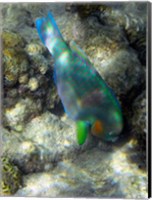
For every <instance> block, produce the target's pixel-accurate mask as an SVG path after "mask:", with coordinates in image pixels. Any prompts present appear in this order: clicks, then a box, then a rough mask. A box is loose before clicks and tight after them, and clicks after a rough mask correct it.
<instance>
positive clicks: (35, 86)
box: [28, 77, 39, 91]
mask: <svg viewBox="0 0 152 200" xmlns="http://www.w3.org/2000/svg"><path fill="white" fill-rule="evenodd" d="M28 87H29V89H30V90H31V91H35V90H37V89H38V87H39V84H38V80H37V79H36V78H34V77H33V78H30V79H29V82H28Z"/></svg>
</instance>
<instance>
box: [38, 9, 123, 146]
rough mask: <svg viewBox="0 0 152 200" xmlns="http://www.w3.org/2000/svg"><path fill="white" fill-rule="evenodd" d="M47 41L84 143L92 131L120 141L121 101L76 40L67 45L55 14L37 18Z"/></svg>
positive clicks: (66, 102)
mask: <svg viewBox="0 0 152 200" xmlns="http://www.w3.org/2000/svg"><path fill="white" fill-rule="evenodd" d="M36 28H37V31H38V34H39V37H40V39H41V41H42V42H43V44H44V45H45V46H46V47H47V48H48V50H49V52H50V53H51V55H52V56H53V58H54V63H55V67H54V77H55V83H56V86H57V90H58V94H59V96H60V98H61V101H62V104H63V106H64V109H65V112H66V113H67V115H68V116H69V117H70V118H71V119H73V120H74V121H75V122H76V131H77V140H78V143H79V144H80V145H81V144H83V143H84V142H85V140H86V138H87V135H88V133H91V134H93V135H94V136H97V137H99V138H101V139H103V140H104V141H112V142H113V141H116V140H117V138H118V136H119V134H120V133H121V131H122V128H123V117H122V111H121V107H120V104H119V102H118V100H117V99H116V96H115V95H114V93H113V91H112V90H111V89H110V87H109V86H108V85H107V84H106V83H105V81H104V80H103V79H102V77H101V76H100V75H99V73H98V72H97V71H96V69H95V68H94V67H93V65H92V63H91V62H90V61H89V59H88V57H87V55H86V54H85V53H84V52H83V50H81V48H80V47H79V46H78V45H77V44H76V43H75V42H74V41H72V42H70V44H67V43H66V42H65V40H64V39H63V37H62V34H61V33H60V31H59V28H58V26H57V24H56V22H55V20H54V17H53V16H52V14H51V13H50V12H49V13H48V15H47V17H43V18H39V19H37V20H36Z"/></svg>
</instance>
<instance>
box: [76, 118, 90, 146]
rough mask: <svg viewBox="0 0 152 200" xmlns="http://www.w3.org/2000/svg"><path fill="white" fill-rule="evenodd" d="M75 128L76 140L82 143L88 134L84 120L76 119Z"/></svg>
mask: <svg viewBox="0 0 152 200" xmlns="http://www.w3.org/2000/svg"><path fill="white" fill-rule="evenodd" d="M76 129H77V141H78V144H79V145H82V144H84V142H85V140H86V138H87V135H88V131H89V130H88V125H87V123H86V122H84V121H77V122H76Z"/></svg>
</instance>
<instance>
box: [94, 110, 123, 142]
mask: <svg viewBox="0 0 152 200" xmlns="http://www.w3.org/2000/svg"><path fill="white" fill-rule="evenodd" d="M122 128H123V121H122V116H121V113H120V112H119V111H115V112H111V114H109V115H107V117H106V116H104V117H102V118H99V119H96V120H95V121H94V122H93V123H92V127H91V133H92V135H94V136H96V137H99V138H101V139H102V140H104V141H108V142H115V141H116V140H117V139H118V138H119V134H120V133H121V131H122Z"/></svg>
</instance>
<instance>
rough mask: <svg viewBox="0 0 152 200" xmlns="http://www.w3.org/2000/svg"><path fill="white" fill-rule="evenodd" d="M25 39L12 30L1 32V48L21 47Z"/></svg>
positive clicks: (23, 45)
mask: <svg viewBox="0 0 152 200" xmlns="http://www.w3.org/2000/svg"><path fill="white" fill-rule="evenodd" d="M25 44H26V42H25V40H24V39H23V38H22V37H21V36H20V35H19V34H18V33H13V32H6V31H3V32H2V45H3V48H4V49H6V48H16V47H19V48H23V47H25Z"/></svg>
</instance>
